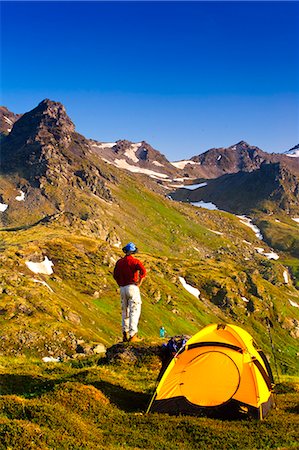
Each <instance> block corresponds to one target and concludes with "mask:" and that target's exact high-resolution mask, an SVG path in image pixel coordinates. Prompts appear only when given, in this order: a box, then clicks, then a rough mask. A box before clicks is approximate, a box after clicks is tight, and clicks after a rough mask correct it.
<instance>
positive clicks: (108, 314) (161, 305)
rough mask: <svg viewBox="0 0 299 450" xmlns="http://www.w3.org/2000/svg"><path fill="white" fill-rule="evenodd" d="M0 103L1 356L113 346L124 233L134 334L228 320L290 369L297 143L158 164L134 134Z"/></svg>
mask: <svg viewBox="0 0 299 450" xmlns="http://www.w3.org/2000/svg"><path fill="white" fill-rule="evenodd" d="M0 113H1V174H0V175H1V178H0V226H1V232H0V238H1V241H0V245H1V253H0V261H1V266H0V280H1V285H0V298H1V300H0V326H1V339H0V352H1V354H2V355H16V356H18V355H27V356H34V357H37V358H40V359H41V358H43V357H52V358H58V357H61V358H63V359H68V358H70V359H74V358H76V357H77V355H78V354H84V355H92V354H94V353H95V352H99V351H101V349H104V348H105V347H109V346H111V345H112V344H115V343H117V342H119V341H120V340H121V327H120V321H121V317H120V305H119V293H118V289H117V286H116V284H115V281H114V280H113V277H112V270H113V267H114V264H115V262H116V260H117V259H118V258H119V257H120V256H121V255H122V251H121V248H122V246H123V245H124V244H125V243H126V242H129V241H133V242H135V243H136V245H137V246H138V247H139V249H140V259H142V261H143V262H144V264H145V265H146V267H147V269H148V276H147V278H146V280H145V282H144V283H143V285H142V298H143V307H142V317H141V320H140V324H139V325H140V335H141V336H142V337H143V338H144V340H145V342H157V341H158V339H159V328H160V326H161V325H163V326H164V327H165V329H166V331H167V334H168V335H169V336H174V335H181V334H185V335H192V334H194V333H196V332H197V331H198V330H199V329H201V328H202V327H203V326H204V325H207V324H209V323H214V322H228V323H235V324H237V325H240V326H241V327H244V328H245V329H246V330H247V331H248V332H249V333H251V334H252V335H253V337H254V338H255V340H256V341H257V342H258V343H259V345H260V346H261V347H262V348H263V349H264V351H265V352H266V353H267V355H268V357H269V359H270V363H271V364H272V365H273V364H274V359H273V358H274V357H273V349H274V351H275V354H276V363H277V371H278V372H279V373H281V374H290V375H292V374H295V373H296V372H297V373H298V368H299V362H298V338H299V291H298V288H299V233H298V230H299V179H298V177H299V154H298V146H295V147H294V148H293V149H291V150H290V151H289V152H285V153H281V154H269V153H266V152H264V151H262V150H261V149H259V148H258V147H254V146H251V145H249V144H247V143H246V142H244V141H242V142H239V143H237V144H235V145H233V146H231V147H229V148H213V149H210V150H208V151H206V152H204V153H201V154H199V155H197V156H194V157H192V158H190V159H189V160H184V161H177V162H170V161H168V159H167V158H166V157H165V156H164V155H162V154H161V153H160V152H159V151H157V150H155V149H154V148H153V147H152V146H151V145H150V144H149V143H147V142H145V141H143V142H139V143H132V142H129V141H127V140H119V141H117V142H112V143H103V142H98V141H95V140H92V139H88V138H87V137H84V136H82V135H80V134H78V133H77V132H76V130H75V126H74V124H73V123H72V121H71V119H70V118H69V117H68V115H67V114H66V111H65V108H64V106H63V105H62V104H60V103H57V102H53V101H50V100H44V101H42V102H41V103H40V104H39V105H38V106H37V107H36V108H35V109H33V110H32V111H29V112H27V113H25V114H22V115H17V114H14V113H12V112H10V111H9V110H8V109H7V108H5V107H2V108H1V109H0ZM282 150H284V149H282ZM184 151H185V150H184ZM211 204H213V205H214V209H213V210H211V209H207V208H204V207H198V206H199V205H202V206H208V205H211ZM254 230H255V231H254ZM192 288H194V289H192ZM271 341H272V345H271Z"/></svg>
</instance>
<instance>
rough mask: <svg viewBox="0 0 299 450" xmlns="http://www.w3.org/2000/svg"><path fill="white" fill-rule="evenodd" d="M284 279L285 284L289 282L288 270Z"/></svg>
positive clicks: (284, 273)
mask: <svg viewBox="0 0 299 450" xmlns="http://www.w3.org/2000/svg"><path fill="white" fill-rule="evenodd" d="M283 279H284V282H285V284H288V283H289V272H288V271H287V270H285V271H284V272H283Z"/></svg>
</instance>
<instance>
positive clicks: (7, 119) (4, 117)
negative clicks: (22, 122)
mask: <svg viewBox="0 0 299 450" xmlns="http://www.w3.org/2000/svg"><path fill="white" fill-rule="evenodd" d="M3 119H4V120H5V122H6V123H9V125H12V124H13V121H12V120H11V119H9V118H8V117H6V116H3Z"/></svg>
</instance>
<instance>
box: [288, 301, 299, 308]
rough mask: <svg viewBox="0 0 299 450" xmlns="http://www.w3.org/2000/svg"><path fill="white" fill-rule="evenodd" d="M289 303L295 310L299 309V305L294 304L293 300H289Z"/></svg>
mask: <svg viewBox="0 0 299 450" xmlns="http://www.w3.org/2000/svg"><path fill="white" fill-rule="evenodd" d="M289 302H290V305H291V306H295V308H299V305H298V303H296V302H293V301H292V300H290V299H289Z"/></svg>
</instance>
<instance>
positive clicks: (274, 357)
mask: <svg viewBox="0 0 299 450" xmlns="http://www.w3.org/2000/svg"><path fill="white" fill-rule="evenodd" d="M266 325H267V329H268V333H269V339H270V343H271V349H272V354H273V359H274V366H275V370H276V375H277V380H278V383H280V379H279V374H278V365H277V360H276V356H275V347H274V342H273V339H272V335H271V320H270V319H269V317H268V316H267V317H266Z"/></svg>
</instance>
